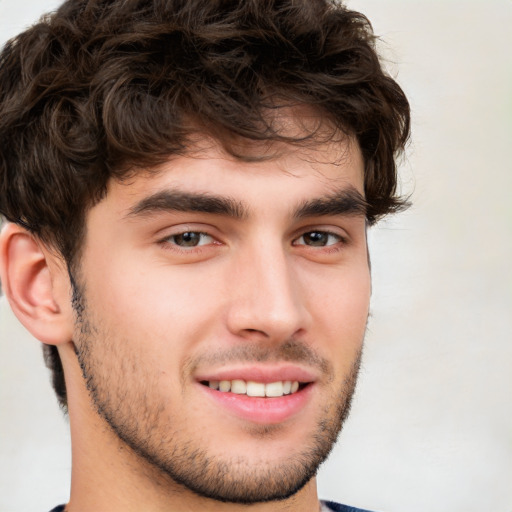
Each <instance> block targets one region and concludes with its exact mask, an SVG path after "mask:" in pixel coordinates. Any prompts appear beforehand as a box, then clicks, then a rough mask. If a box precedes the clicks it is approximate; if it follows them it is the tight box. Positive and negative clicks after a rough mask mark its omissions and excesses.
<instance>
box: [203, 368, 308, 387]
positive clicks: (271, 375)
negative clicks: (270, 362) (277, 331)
mask: <svg viewBox="0 0 512 512" xmlns="http://www.w3.org/2000/svg"><path fill="white" fill-rule="evenodd" d="M195 379H196V380H197V381H199V382H201V381H211V380H218V381H220V380H237V379H239V380H245V381H246V382H247V381H249V380H252V381H255V382H264V383H269V382H279V381H285V380H291V381H295V380H296V381H298V382H315V381H316V380H317V379H316V376H315V375H314V374H313V373H312V372H311V371H308V370H306V369H304V368H301V367H298V366H293V365H289V364H285V365H279V366H272V367H270V366H244V367H231V368H229V367H227V368H222V369H220V370H215V371H212V372H205V373H200V374H197V375H195Z"/></svg>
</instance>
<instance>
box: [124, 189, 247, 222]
mask: <svg viewBox="0 0 512 512" xmlns="http://www.w3.org/2000/svg"><path fill="white" fill-rule="evenodd" d="M169 211H175V212H198V213H210V214H213V215H224V216H228V217H233V218H235V219H243V218H245V217H247V210H246V208H244V206H243V205H242V203H240V202H239V201H236V200H234V199H232V198H229V197H219V196H212V195H210V194H196V193H190V192H183V191H179V190H173V191H170V190H164V191H160V192H157V193H155V194H153V195H150V196H148V197H145V198H144V199H142V200H141V201H139V202H138V203H137V204H135V205H134V206H132V207H131V208H130V209H129V211H128V213H127V215H126V217H139V216H142V217H145V216H150V215H152V214H155V213H158V212H169Z"/></svg>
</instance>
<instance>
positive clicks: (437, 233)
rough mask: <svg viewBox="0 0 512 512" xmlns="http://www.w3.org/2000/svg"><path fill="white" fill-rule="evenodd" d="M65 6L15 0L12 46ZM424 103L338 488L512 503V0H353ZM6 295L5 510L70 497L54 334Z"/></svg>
mask: <svg viewBox="0 0 512 512" xmlns="http://www.w3.org/2000/svg"><path fill="white" fill-rule="evenodd" d="M58 3H59V2H56V1H50V0H24V1H23V3H21V2H20V1H19V0H0V41H5V40H6V39H7V38H8V37H11V36H12V35H14V34H16V33H18V32H19V31H20V30H21V29H22V28H23V27H25V26H26V25H27V24H29V23H31V22H33V21H34V20H35V19H36V18H37V17H38V16H39V15H40V14H41V13H42V12H45V11H47V10H50V9H52V8H54V7H55V6H56V5H58ZM347 3H348V5H349V7H351V8H354V9H356V10H360V11H362V12H363V13H365V14H366V15H367V16H368V17H369V18H370V20H371V21H372V23H373V25H374V28H375V31H376V33H377V34H379V35H380V36H381V37H382V39H383V43H382V44H381V46H380V49H381V53H382V54H383V55H384V56H385V58H386V60H387V65H388V69H389V70H390V72H391V73H392V74H393V75H395V76H396V77H397V79H398V81H399V83H400V84H401V85H402V87H403V88H404V90H405V91H406V93H407V94H408V96H409V99H410V101H411V104H412V112H413V137H412V143H411V145H410V147H409V151H408V154H407V158H406V159H404V161H403V162H402V166H401V172H402V182H403V189H404V191H405V192H412V193H413V196H412V199H413V202H414V206H413V208H412V209H411V210H409V211H408V212H407V213H404V214H401V215H400V216H397V217H396V218H393V219H389V220H387V221H385V222H383V223H382V224H380V225H379V226H378V227H376V228H374V229H373V230H372V231H371V233H370V243H371V253H372V264H373V288H374V292H373V299H372V319H371V322H370V330H369V334H368V337H367V341H366V351H365V358H364V366H363V371H362V374H361V378H360V383H359V387H358V391H357V395H356V400H355V403H354V406H353V411H352V415H351V417H350V418H349V420H348V422H347V423H346V426H345V428H344V431H343V433H342V435H341V438H340V441H339V443H338V445H337V447H336V449H335V451H334V452H333V454H332V456H331V457H330V459H329V461H328V462H327V463H326V464H325V465H324V467H323V468H322V469H321V471H320V474H319V489H320V494H321V496H322V497H328V498H331V499H336V500H339V501H343V502H345V503H350V504H353V505H357V506H361V507H365V508H369V509H372V510H378V511H380V512H432V511H436V512H444V511H446V512H512V399H511V390H512V271H511V270H510V266H511V262H512V201H511V190H512V163H511V158H510V154H511V148H512V57H511V51H510V48H512V30H511V27H512V1H511V0H488V1H485V2H484V1H483V0H480V1H469V0H465V1H462V0H445V1H444V2H441V1H436V0H429V1H420V0H386V1H383V0H352V1H350V0H349V1H348V2H347ZM0 302H1V304H0V511H1V512H21V511H23V512H32V511H33V512H36V511H37V512H41V511H43V512H44V511H46V510H49V509H51V508H52V507H53V506H55V505H57V504H58V503H62V502H64V501H66V499H67V496H68V492H69V491H68V488H69V474H70V456H69V434H68V429H67V423H66V421H65V419H63V418H62V415H61V413H60V412H59V409H58V407H57V404H56V400H55V398H54V396H53V394H52V391H51V388H50V384H49V376H48V373H47V371H46V369H45V368H44V365H43V362H42V358H41V351H40V346H39V343H38V342H37V341H35V340H33V339H32V338H31V337H30V336H29V335H27V334H26V333H25V332H24V331H23V329H22V328H20V327H19V326H18V325H17V322H16V320H15V319H14V317H13V315H12V313H11V312H10V310H9V309H8V307H7V304H6V301H5V299H1V301H0Z"/></svg>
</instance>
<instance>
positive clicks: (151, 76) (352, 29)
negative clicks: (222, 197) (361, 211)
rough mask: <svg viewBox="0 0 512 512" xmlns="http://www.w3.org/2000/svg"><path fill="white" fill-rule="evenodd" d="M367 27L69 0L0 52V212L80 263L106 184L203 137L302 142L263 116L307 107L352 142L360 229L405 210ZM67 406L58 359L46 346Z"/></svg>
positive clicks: (198, 1)
mask: <svg viewBox="0 0 512 512" xmlns="http://www.w3.org/2000/svg"><path fill="white" fill-rule="evenodd" d="M375 45H376V37H375V36H374V34H373V31H372V27H371V25H370V22H369V21H368V19H367V18H366V17H365V16H363V15H362V14H360V13H358V12H354V11H351V10H348V9H347V8H346V7H345V6H343V5H342V4H341V3H340V2H337V1H335V0H332V1H330V0H68V1H66V2H65V3H64V4H63V5H62V6H61V7H60V8H59V9H58V10H57V11H56V12H55V13H53V14H50V15H46V16H44V17H43V18H42V19H41V20H40V21H39V22H38V23H37V24H35V25H34V26H32V27H31V28H29V29H28V30H26V31H25V32H23V33H21V34H20V35H18V36H17V37H16V38H14V39H12V40H11V41H9V42H8V43H7V44H6V45H5V47H4V48H3V50H2V53H1V55H0V214H2V215H3V216H5V217H6V218H7V219H8V220H9V221H12V222H15V223H18V224H20V225H22V226H24V227H25V228H26V229H27V230H29V231H30V232H31V233H33V234H34V235H35V236H37V237H38V238H40V239H41V240H43V241H44V242H46V243H48V244H50V245H51V246H53V247H55V248H56V249H57V250H58V251H59V252H60V253H61V254H62V256H63V257H64V259H65V260H66V262H67V264H68V268H69V269H70V274H71V269H72V268H73V265H74V264H75V263H76V261H77V259H78V258H79V252H80V248H81V242H82V240H83V234H84V227H85V216H86V213H87V211H88V209H90V208H91V207H92V206H93V205H94V204H96V203H97V202H98V201H100V200H101V199H102V197H104V195H105V193H106V188H107V183H108V181H109V180H110V179H118V180H122V179H125V178H126V177H127V176H129V175H130V174H131V173H133V172H137V170H138V169H139V170H140V169H147V168H151V167H155V166H157V165H158V164H160V163H163V162H164V161H166V160H167V159H168V158H169V157H170V156H172V155H177V154H186V153H187V148H188V147H189V143H190V140H191V137H192V136H193V135H194V134H197V133H198V132H200V133H204V134H207V135H210V136H212V137H214V138H215V139H217V140H218V141H219V142H220V143H221V144H222V145H223V147H224V148H225V149H226V150H227V151H229V152H231V154H232V155H233V156H235V157H237V158H243V155H240V154H238V153H237V152H236V150H235V146H234V145H233V144H231V143H230V141H233V140H234V139H243V140H248V141H270V142H271V141H281V142H286V143H289V144H305V143H306V142H307V140H308V139H310V140H313V141H314V139H315V137H316V136H317V133H316V132H315V131H314V130H313V131H312V132H311V133H310V134H308V135H307V136H304V135H301V136H297V137H293V136H291V135H289V134H284V133H282V132H280V131H279V129H276V126H275V123H273V122H272V116H269V115H268V112H269V109H270V110H272V111H275V110H276V109H281V108H289V107H294V106H308V107H312V108H314V109H315V110H316V111H318V112H319V113H320V115H321V117H322V118H325V120H327V121H328V122H329V124H330V126H331V127H332V128H333V131H332V133H333V134H334V133H344V134H348V135H350V136H352V137H354V138H355V139H356V140H357V142H358V144H359V147H360V149H361V151H362V155H363V158H364V162H365V175H364V186H365V197H366V201H367V204H368V209H367V220H368V222H369V223H370V224H371V223H373V222H375V221H376V220H377V219H379V218H380V217H381V216H383V215H385V214H388V213H390V212H394V211H397V210H399V209H400V208H402V207H404V205H405V204H406V201H405V200H404V199H403V198H401V197H399V196H398V195H397V171H396V157H397V155H398V154H399V153H400V152H401V151H402V150H403V149H404V146H405V144H406V142H407V139H408V137H409V127H410V112H409V104H408V101H407V99H406V97H405V94H404V93H403V91H402V90H401V88H400V87H399V86H398V84H397V83H396V82H395V81H394V80H393V79H392V78H391V77H390V76H388V75H387V74H386V72H385V71H384V70H383V68H382V66H381V63H380V61H379V57H378V54H377V51H376V46H375ZM45 359H46V361H47V364H48V366H49V367H50V368H51V369H52V370H53V371H54V387H55V389H56V391H57V395H58V398H59V401H60V403H61V405H62V406H63V407H64V408H65V407H66V391H65V384H64V379H63V375H62V365H61V362H60V360H59V357H58V353H57V350H56V349H55V347H45Z"/></svg>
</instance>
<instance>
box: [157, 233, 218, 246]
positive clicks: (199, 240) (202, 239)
mask: <svg viewBox="0 0 512 512" xmlns="http://www.w3.org/2000/svg"><path fill="white" fill-rule="evenodd" d="M166 241H167V242H170V243H172V244H174V245H177V246H178V247H183V248H186V247H199V246H201V245H208V244H211V243H213V242H214V238H213V237H212V236H210V235H208V234H206V233H201V232H199V231H185V232H184V233H178V234H176V235H171V236H169V237H168V238H167V239H166Z"/></svg>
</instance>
